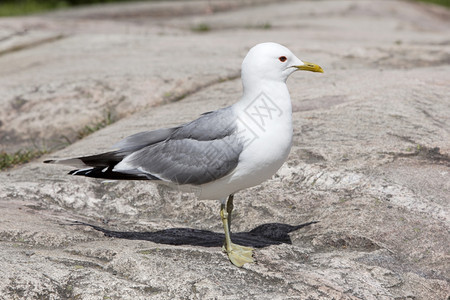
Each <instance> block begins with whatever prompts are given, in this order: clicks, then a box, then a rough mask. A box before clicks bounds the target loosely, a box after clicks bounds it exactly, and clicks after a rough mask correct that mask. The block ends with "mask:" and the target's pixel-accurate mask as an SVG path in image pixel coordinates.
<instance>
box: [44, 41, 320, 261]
mask: <svg viewBox="0 0 450 300" xmlns="http://www.w3.org/2000/svg"><path fill="white" fill-rule="evenodd" d="M298 70H304V71H312V72H321V73H323V70H322V68H321V67H320V66H318V65H316V64H313V63H308V62H304V61H302V60H300V59H298V58H297V57H296V56H295V55H294V54H293V53H292V52H291V51H290V50H289V49H288V48H286V47H284V46H282V45H280V44H277V43H271V42H269V43H261V44H258V45H256V46H254V47H253V48H251V49H250V50H249V52H248V54H247V55H246V57H245V58H244V61H243V62H242V69H241V79H242V85H243V94H242V97H241V99H240V100H239V101H238V102H236V103H234V104H233V105H231V106H228V107H225V108H221V109H219V110H216V111H211V112H206V113H204V114H202V115H201V116H200V117H199V118H198V119H196V120H194V121H192V122H189V123H186V124H183V125H180V126H177V127H173V128H164V129H158V130H153V131H146V132H140V133H137V134H134V135H131V136H129V137H126V138H125V139H123V140H121V141H119V142H118V143H117V144H115V145H113V146H112V150H111V151H109V152H105V153H101V154H96V155H91V156H83V157H76V158H67V159H55V160H46V161H44V163H56V164H65V165H71V166H74V167H77V168H78V169H76V170H73V171H70V172H69V174H71V175H79V176H86V177H94V178H103V179H106V180H150V181H152V182H155V183H157V184H164V185H168V186H171V187H176V188H179V189H180V190H182V191H188V192H189V191H190V192H195V194H196V196H197V197H198V198H199V199H209V200H220V217H221V219H222V223H223V228H224V231H225V241H224V245H223V251H224V252H226V254H227V255H228V258H229V260H230V261H231V262H232V263H233V264H234V265H235V266H237V267H242V266H243V265H244V264H245V263H252V262H254V259H253V250H254V249H252V248H250V247H245V246H241V245H238V244H234V243H232V241H231V235H230V226H231V212H232V211H233V199H234V194H235V193H237V192H238V191H241V190H243V189H246V188H250V187H253V186H256V185H258V184H260V183H262V182H263V181H265V180H267V179H270V178H271V177H272V176H273V175H274V174H275V173H276V172H277V170H278V169H279V168H280V167H281V166H282V164H283V163H284V162H285V161H286V159H287V157H288V155H289V152H290V149H291V145H292V133H293V127H292V105H291V98H290V95H289V91H288V88H287V86H286V80H287V79H288V77H289V75H291V74H292V73H294V72H296V71H298Z"/></svg>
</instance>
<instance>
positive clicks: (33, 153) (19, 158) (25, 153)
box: [0, 149, 48, 170]
mask: <svg viewBox="0 0 450 300" xmlns="http://www.w3.org/2000/svg"><path fill="white" fill-rule="evenodd" d="M45 153H48V151H47V150H40V149H27V150H19V151H17V152H14V153H7V152H0V170H4V169H7V168H11V167H13V166H16V165H20V164H24V163H27V162H29V161H31V160H33V159H35V158H38V157H40V156H42V155H44V154H45Z"/></svg>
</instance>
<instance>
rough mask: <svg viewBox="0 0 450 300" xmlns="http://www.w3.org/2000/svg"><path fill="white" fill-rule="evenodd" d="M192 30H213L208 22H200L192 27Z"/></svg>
mask: <svg viewBox="0 0 450 300" xmlns="http://www.w3.org/2000/svg"><path fill="white" fill-rule="evenodd" d="M191 30H192V31H194V32H207V31H210V30H211V27H210V26H209V25H208V24H205V23H200V24H197V25H195V26H192V27H191Z"/></svg>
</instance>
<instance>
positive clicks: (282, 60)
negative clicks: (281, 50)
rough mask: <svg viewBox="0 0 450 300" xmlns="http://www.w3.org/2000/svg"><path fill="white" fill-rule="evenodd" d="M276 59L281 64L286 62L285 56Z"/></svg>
mask: <svg viewBox="0 0 450 300" xmlns="http://www.w3.org/2000/svg"><path fill="white" fill-rule="evenodd" d="M278 59H279V60H280V61H281V62H285V61H286V60H287V58H286V56H280V57H278Z"/></svg>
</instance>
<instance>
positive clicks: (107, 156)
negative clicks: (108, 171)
mask: <svg viewBox="0 0 450 300" xmlns="http://www.w3.org/2000/svg"><path fill="white" fill-rule="evenodd" d="M128 154H129V153H128V152H124V151H111V152H105V153H101V154H96V155H90V156H82V157H76V158H64V159H49V160H44V163H46V164H61V165H69V166H73V167H77V168H84V167H108V166H114V165H116V164H118V163H119V162H120V161H121V160H122V159H123V158H124V157H125V156H127V155H128Z"/></svg>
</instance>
